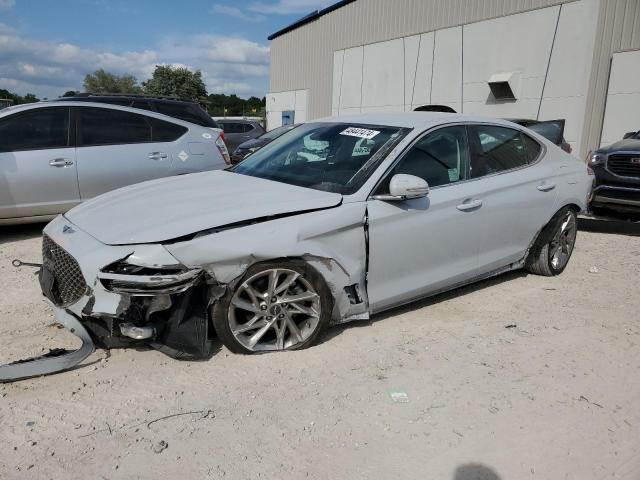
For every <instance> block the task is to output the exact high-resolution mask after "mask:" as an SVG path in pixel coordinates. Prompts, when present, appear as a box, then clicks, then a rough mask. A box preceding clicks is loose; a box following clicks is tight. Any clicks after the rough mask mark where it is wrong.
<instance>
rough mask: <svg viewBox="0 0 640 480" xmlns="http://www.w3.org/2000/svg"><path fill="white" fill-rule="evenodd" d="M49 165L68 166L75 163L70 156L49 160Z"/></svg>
mask: <svg viewBox="0 0 640 480" xmlns="http://www.w3.org/2000/svg"><path fill="white" fill-rule="evenodd" d="M49 165H51V166H52V167H68V166H69V165H73V160H69V159H68V158H54V159H53V160H49Z"/></svg>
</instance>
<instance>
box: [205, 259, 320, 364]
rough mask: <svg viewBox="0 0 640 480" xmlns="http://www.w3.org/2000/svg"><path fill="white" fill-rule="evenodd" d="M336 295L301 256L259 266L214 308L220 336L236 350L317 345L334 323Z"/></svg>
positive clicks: (246, 275)
mask: <svg viewBox="0 0 640 480" xmlns="http://www.w3.org/2000/svg"><path fill="white" fill-rule="evenodd" d="M331 305H332V301H331V294H330V292H329V289H328V288H327V286H326V284H325V283H324V280H323V279H322V277H321V276H320V275H318V274H317V273H316V272H315V270H313V269H312V268H311V267H309V266H308V265H306V264H305V263H304V262H301V261H283V262H281V263H280V262H279V263H265V264H259V265H256V266H253V267H251V268H249V269H248V270H247V272H246V273H245V275H244V276H243V278H242V280H241V281H240V282H238V284H237V285H236V286H235V288H234V289H233V290H231V289H230V291H228V292H227V293H226V294H225V295H224V296H223V297H222V298H221V299H220V301H219V302H217V303H216V305H215V306H214V310H213V323H214V327H215V329H216V332H217V334H218V336H219V337H220V340H221V341H222V343H224V345H225V346H226V347H227V348H228V349H229V350H231V351H232V352H235V353H255V352H265V351H277V350H296V349H301V348H307V347H309V346H311V345H312V344H313V343H314V342H315V341H316V340H317V339H318V338H319V336H320V334H321V333H322V331H323V330H324V329H325V328H326V326H327V325H328V324H329V321H330V318H331Z"/></svg>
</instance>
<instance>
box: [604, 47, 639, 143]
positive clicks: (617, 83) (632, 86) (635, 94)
mask: <svg viewBox="0 0 640 480" xmlns="http://www.w3.org/2000/svg"><path fill="white" fill-rule="evenodd" d="M638 130H640V50H634V51H629V52H620V53H615V54H614V55H613V60H612V63H611V77H610V78H609V89H608V92H607V105H606V108H605V115H604V124H603V127H602V138H601V141H600V144H601V145H608V144H611V143H613V142H616V141H618V140H620V139H621V138H622V137H623V135H624V134H625V133H627V132H633V131H636V132H637V131H638Z"/></svg>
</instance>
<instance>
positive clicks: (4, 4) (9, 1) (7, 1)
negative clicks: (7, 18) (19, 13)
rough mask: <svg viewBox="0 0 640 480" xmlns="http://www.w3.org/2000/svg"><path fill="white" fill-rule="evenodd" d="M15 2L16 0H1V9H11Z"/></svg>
mask: <svg viewBox="0 0 640 480" xmlns="http://www.w3.org/2000/svg"><path fill="white" fill-rule="evenodd" d="M15 4H16V1H15V0H0V10H11V9H12V8H13V6H14V5H15Z"/></svg>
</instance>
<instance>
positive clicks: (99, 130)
mask: <svg viewBox="0 0 640 480" xmlns="http://www.w3.org/2000/svg"><path fill="white" fill-rule="evenodd" d="M79 110H80V114H79V116H80V131H79V133H80V142H79V145H80V146H96V145H118V144H130V143H145V142H151V141H152V138H151V124H150V123H149V122H148V121H147V117H146V116H144V115H138V114H135V113H131V112H123V111H120V110H111V109H108V108H91V107H88V108H83V107H79Z"/></svg>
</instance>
